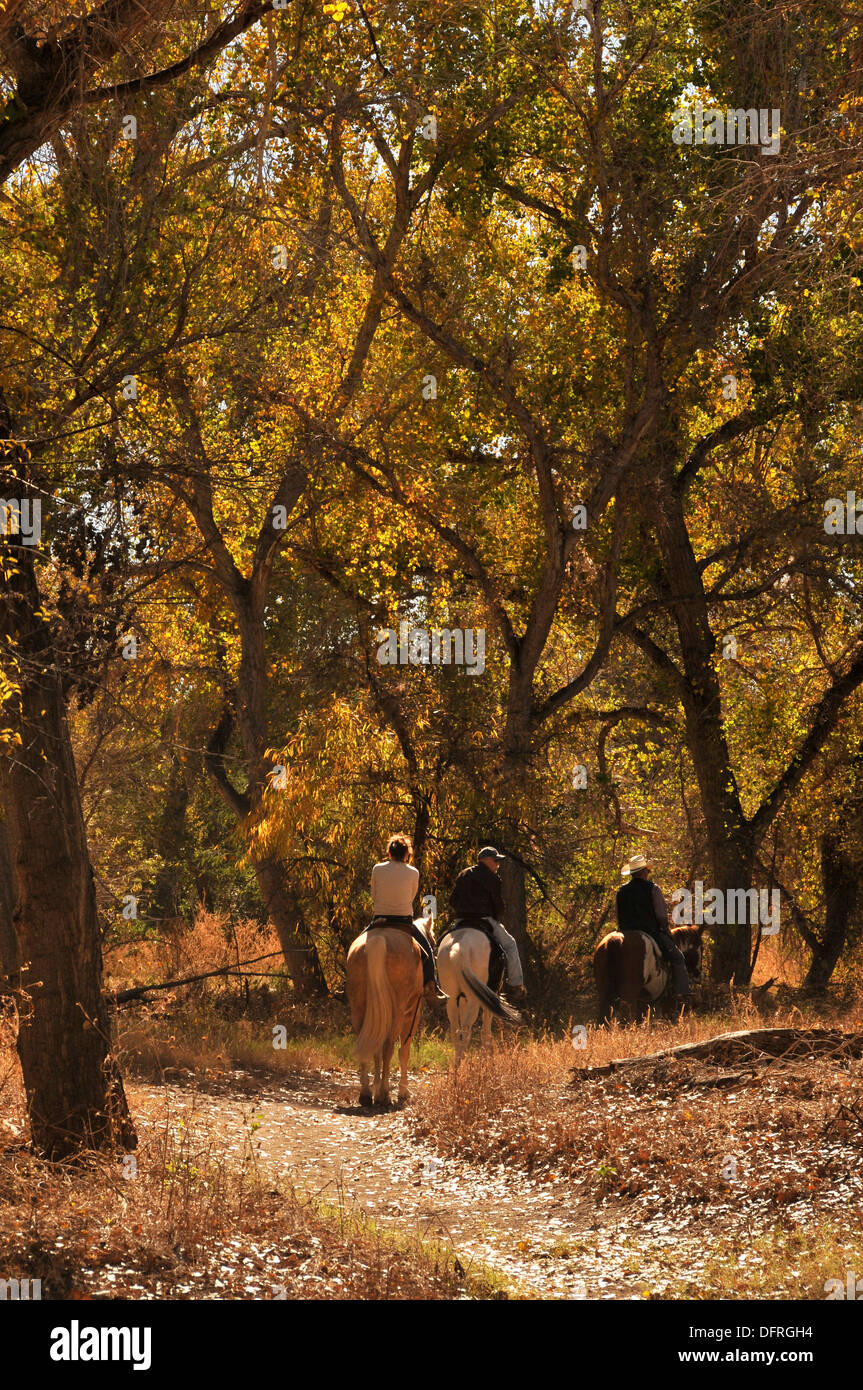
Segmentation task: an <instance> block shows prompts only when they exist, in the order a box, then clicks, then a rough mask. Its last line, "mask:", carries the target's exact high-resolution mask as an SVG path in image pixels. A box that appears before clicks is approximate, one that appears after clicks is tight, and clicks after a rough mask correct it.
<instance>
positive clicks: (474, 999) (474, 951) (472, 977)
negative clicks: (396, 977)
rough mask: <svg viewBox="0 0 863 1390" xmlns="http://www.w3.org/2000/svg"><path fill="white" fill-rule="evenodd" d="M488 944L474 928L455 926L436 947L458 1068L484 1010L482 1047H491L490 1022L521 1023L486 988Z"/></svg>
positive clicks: (509, 1009)
mask: <svg viewBox="0 0 863 1390" xmlns="http://www.w3.org/2000/svg"><path fill="white" fill-rule="evenodd" d="M490 956H491V943H490V942H489V939H488V937H487V936H486V934H485V932H484V931H480V930H479V929H478V928H477V927H468V926H465V927H459V926H456V927H454V928H452V930H451V931H448V932H446V933H445V934H444V936H443V937H442V939H441V942H440V945H439V946H438V952H437V968H438V975H439V977H440V983H441V989H442V990H443V991H444V993H445V994H446V995H447V1004H446V1011H447V1015H448V1017H449V1030H450V1036H451V1038H452V1045H453V1047H454V1049H455V1064H456V1066H458V1064H459V1062H460V1061H461V1059H462V1057H463V1056H464V1054H465V1052H466V1051H467V1045H468V1043H469V1042H470V1035H471V1032H472V1030H473V1025H474V1024H475V1023H476V1018H477V1014H478V1013H479V1011H480V1008H482V1009H483V1011H484V1012H483V1020H482V1045H483V1047H491V1018H492V1014H494V1015H495V1017H496V1018H500V1019H503V1021H504V1022H505V1023H520V1022H521V1014H520V1013H519V1012H518V1009H514V1008H513V1007H512V1005H511V1004H507V1002H506V1000H504V999H501V997H500V995H499V994H495V992H494V990H493V989H489V987H488V963H489V958H490Z"/></svg>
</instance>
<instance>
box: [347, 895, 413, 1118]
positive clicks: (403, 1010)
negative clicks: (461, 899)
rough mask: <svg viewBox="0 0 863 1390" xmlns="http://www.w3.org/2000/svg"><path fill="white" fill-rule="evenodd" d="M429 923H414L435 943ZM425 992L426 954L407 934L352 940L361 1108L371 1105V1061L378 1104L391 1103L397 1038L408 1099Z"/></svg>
mask: <svg viewBox="0 0 863 1390" xmlns="http://www.w3.org/2000/svg"><path fill="white" fill-rule="evenodd" d="M431 921H432V919H431V917H418V918H417V919H416V921H415V923H414V925H415V926H417V927H419V929H420V931H421V932H423V934H424V935H425V936H427V937H428V939H429V941H430V942H432V944H434V943H433V941H432V936H431ZM422 990H423V970H422V956H421V954H420V948H419V946H418V945H417V944H416V942H415V941H413V940H412V939H411V936H410V933H409V932H406V931H403V930H401V929H400V928H399V927H375V929H374V931H364V932H360V934H359V936H358V937H357V938H356V940H354V941H352V942H351V948H350V950H349V951H348V969H347V991H348V1000H349V1002H350V1006H351V1019H352V1021H353V1025H354V1032H355V1033H356V1034H357V1042H356V1049H355V1051H356V1058H357V1062H358V1064H359V1073H360V1104H361V1105H371V1104H372V1092H371V1087H370V1085H369V1063H370V1062H373V1063H374V1069H375V1075H374V1086H375V1093H374V1103H375V1105H381V1106H388V1105H389V1103H390V1063H391V1061H392V1056H393V1049H394V1048H395V1045H396V1041H397V1040H399V1039H400V1040H401V1047H400V1049H399V1063H400V1065H401V1075H400V1077H399V1101H400V1102H404V1101H406V1100H407V1099H408V1063H409V1061H410V1055H411V1039H412V1038H413V1035H414V1033H415V1031H416V1026H417V1021H418V1019H419V1012H420V1004H421V1003H422Z"/></svg>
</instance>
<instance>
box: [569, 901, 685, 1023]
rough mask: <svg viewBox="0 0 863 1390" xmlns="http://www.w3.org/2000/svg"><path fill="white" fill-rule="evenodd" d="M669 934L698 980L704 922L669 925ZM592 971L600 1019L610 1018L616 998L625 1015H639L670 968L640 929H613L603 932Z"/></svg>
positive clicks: (662, 988) (651, 1001) (661, 989)
mask: <svg viewBox="0 0 863 1390" xmlns="http://www.w3.org/2000/svg"><path fill="white" fill-rule="evenodd" d="M705 925H706V924H705ZM671 938H672V940H673V942H674V944H675V946H676V947H677V948H678V950H680V951H682V952H683V959H684V960H685V961H686V969H687V971H688V972H689V978H690V980H700V979H701V957H702V950H703V944H704V943H703V938H704V925H703V926H700V927H672V929H671ZM593 973H594V977H595V979H596V988H597V990H598V992H599V1021H600V1023H608V1022H609V1020H610V1018H611V1011H612V1008H613V1006H614V1003H615V1001H619V1002H620V1005H621V1012H622V1013H623V1014H624V1015H625V1016H626V1017H629V1018H633V1017H636V1016H638V1017H641V1015H642V1014H643V1013H644V1010H645V1009H646V1008H647V1007H648V1005H650V1004H654V1003H656V1001H657V1000H658V999H659V998H660V997H661V996H662V995H663V994H664V993H665V991H666V989H667V988H668V985H669V981H670V979H671V968H670V966H669V965H668V963H667V961H666V960H665V958H664V957H663V955H662V952H661V951H660V949H659V947H658V945H657V944H656V942H655V941H654V939H653V937H652V936H648V934H647V932H643V931H627V932H619V931H613V932H609V933H608V935H607V936H604V937H603V938H602V940H601V941H600V943H599V945H598V946H597V948H596V950H595V951H594V954H593Z"/></svg>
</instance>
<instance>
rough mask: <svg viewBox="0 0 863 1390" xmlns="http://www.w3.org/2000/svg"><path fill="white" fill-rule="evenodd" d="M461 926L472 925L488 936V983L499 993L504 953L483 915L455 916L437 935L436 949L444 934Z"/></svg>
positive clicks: (504, 967) (447, 934)
mask: <svg viewBox="0 0 863 1390" xmlns="http://www.w3.org/2000/svg"><path fill="white" fill-rule="evenodd" d="M462 927H473V929H474V931H481V932H483V933H484V935H485V936H486V937H487V938H488V944H489V946H490V947H491V955H490V956H489V958H488V985H489V989H493V990H494V992H495V994H499V993H500V987H501V985H502V984H503V977H504V974H505V972H506V953H505V952H504V949H503V947H502V946H500V945H499V944H498V942H497V941H496V940H495V935H494V928H493V927H492V926H491V925H490V924H489V922H488V921H487V920H486V918H485V917H476V918H474V917H457V918H456V919H455V921H454V922H453V923H452V924H451V926H448V927H444V929H443V931H442V932H441V934H440V936H439V937H438V949H440V943H441V942H442V941H443V939H444V937H445V936H449V934H450V933H451V932H454V931H459V930H460V928H462Z"/></svg>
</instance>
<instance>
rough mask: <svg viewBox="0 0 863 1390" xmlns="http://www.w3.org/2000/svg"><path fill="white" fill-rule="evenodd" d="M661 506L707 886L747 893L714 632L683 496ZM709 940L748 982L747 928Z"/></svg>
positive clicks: (724, 967)
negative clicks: (707, 856)
mask: <svg viewBox="0 0 863 1390" xmlns="http://www.w3.org/2000/svg"><path fill="white" fill-rule="evenodd" d="M657 501H658V505H657V511H656V519H657V525H656V532H657V539H658V542H659V548H660V552H661V555H662V564H663V570H664V573H665V579H666V581H667V584H668V588H669V590H670V594H669V597H670V600H671V603H670V606H671V611H672V613H673V615H674V620H675V624H676V627H677V633H678V637H679V641H680V653H681V656H682V659H683V677H684V679H683V682H682V686H681V693H682V696H683V705H684V713H685V717H686V735H687V740H686V741H687V746H688V748H689V753H690V757H691V758H692V762H693V766H694V768H695V774H696V777H697V779H698V787H699V792H700V799H701V808H702V813H703V815H704V821H705V825H706V828H707V833H708V839H709V852H710V860H711V868H712V870H713V883H712V884H711V885H710V887H712V888H717V889H719V890H720V892H722V893H727V891H728V890H729V889H743V890H748V889H749V888H750V886H751V883H752V868H753V859H754V850H755V846H754V843H753V839H752V834H751V832H750V830H749V827H748V826H747V823H746V818H745V816H744V814H743V807H742V806H741V803H740V796H739V793H738V789H737V782H736V779H735V776H734V770H733V768H732V765H731V755H730V753H729V750H728V742H727V739H726V737H725V728H724V723H723V716H722V695H721V690H720V685H719V676H718V674H717V672H716V668H715V666H714V653H715V649H716V641H715V638H714V636H713V633H712V631H711V628H710V617H709V612H708V605H707V599H706V596H705V593H704V585H703V582H702V578H701V572H700V570H699V568H698V563H697V561H696V558H695V555H694V553H693V550H692V544H691V542H690V539H689V533H688V531H687V527H686V518H685V516H684V511H683V503H682V501H681V498H680V497H679V495H678V494H677V492H676V491H675V490H674V488H673V487H671V486H668V485H666V487H665V488H663V489H662V490H661V491H660V492H659V493H658V498H657ZM726 901H727V899H726ZM711 935H712V937H713V951H712V955H711V976H712V978H713V979H714V980H717V981H719V982H721V983H723V984H727V983H728V982H729V981H730V980H731V979H732V977H733V979H734V983H735V984H737V985H747V984H748V983H749V977H750V973H751V965H750V944H751V940H752V933H751V927H750V925H749V924H748V923H736V924H735V925H728V924H725V925H724V926H722V927H719V926H717V927H716V928H714V930H713V932H712V933H711Z"/></svg>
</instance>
